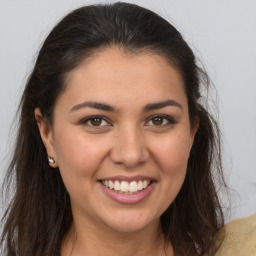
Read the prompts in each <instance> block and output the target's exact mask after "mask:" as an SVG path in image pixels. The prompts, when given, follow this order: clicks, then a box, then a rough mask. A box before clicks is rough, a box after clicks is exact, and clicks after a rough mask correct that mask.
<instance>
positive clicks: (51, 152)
mask: <svg viewBox="0 0 256 256" xmlns="http://www.w3.org/2000/svg"><path fill="white" fill-rule="evenodd" d="M34 114H35V119H36V121H37V126H38V129H39V132H40V135H41V139H42V141H43V143H44V146H45V149H46V152H47V155H48V160H49V159H50V160H51V161H49V165H50V166H51V167H53V168H57V167H58V164H57V156H56V152H55V147H54V139H53V132H52V128H51V126H50V125H49V124H47V122H45V120H44V119H43V115H42V113H41V111H40V109H39V108H36V109H35V111H34Z"/></svg>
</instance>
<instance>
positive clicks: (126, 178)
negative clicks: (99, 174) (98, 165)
mask: <svg viewBox="0 0 256 256" xmlns="http://www.w3.org/2000/svg"><path fill="white" fill-rule="evenodd" d="M100 180H101V181H102V180H111V181H115V180H117V181H127V182H131V181H140V180H141V181H144V180H149V181H154V180H156V179H155V178H153V177H149V176H143V175H137V176H131V177H129V176H124V175H118V176H111V177H105V178H102V179H100Z"/></svg>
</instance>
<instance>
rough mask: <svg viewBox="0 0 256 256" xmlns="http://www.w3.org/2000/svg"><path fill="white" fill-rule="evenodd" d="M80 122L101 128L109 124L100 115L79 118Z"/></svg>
mask: <svg viewBox="0 0 256 256" xmlns="http://www.w3.org/2000/svg"><path fill="white" fill-rule="evenodd" d="M80 124H82V125H85V126H88V127H92V128H93V127H95V128H96V127H99V128H103V127H106V126H111V124H110V123H109V122H108V121H107V120H106V119H105V118H104V117H101V116H90V117H88V118H86V119H84V120H81V122H80Z"/></svg>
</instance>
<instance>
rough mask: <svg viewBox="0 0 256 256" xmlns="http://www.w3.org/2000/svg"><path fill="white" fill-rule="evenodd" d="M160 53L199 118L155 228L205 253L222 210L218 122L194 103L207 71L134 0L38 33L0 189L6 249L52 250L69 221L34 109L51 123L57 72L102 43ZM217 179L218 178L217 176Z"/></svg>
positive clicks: (186, 250) (73, 16)
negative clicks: (180, 179)
mask: <svg viewBox="0 0 256 256" xmlns="http://www.w3.org/2000/svg"><path fill="white" fill-rule="evenodd" d="M113 46H115V47H119V48H120V49H122V50H124V51H126V52H129V53H135V52H140V51H145V52H153V53H156V54H159V55H161V56H163V57H165V58H166V59H167V60H168V61H169V62H170V63H172V65H174V66H175V67H176V68H177V69H178V70H179V71H180V73H181V75H182V78H183V81H184V86H185V91H186V95H187V100H188V106H189V116H190V121H191V124H192V125H193V124H194V118H195V117H196V116H198V117H199V119H200V125H199V129H198V132H197V133H196V136H195V141H194V144H193V147H192V150H191V154H190V158H189V161H188V167H187V175H186V178H185V181H184V184H183V186H182V188H181V190H180V192H179V194H178V196H177V197H176V199H175V201H174V202H173V203H172V204H171V205H170V206H169V208H168V209H167V210H166V211H165V212H164V214H163V215H162V216H161V223H162V228H163V232H164V234H165V236H166V239H167V241H171V243H172V245H173V247H174V251H175V253H176V255H190V256H191V255H204V254H205V253H207V255H212V254H213V253H214V248H215V238H216V235H217V232H218V230H219V228H220V226H222V224H223V213H222V209H221V206H220V202H219V199H218V195H217V191H216V182H217V181H224V180H223V173H222V166H221V157H220V141H219V137H220V136H219V130H218V125H217V123H216V121H215V120H214V118H212V117H211V115H210V114H209V112H208V111H207V110H206V108H205V107H203V105H202V104H200V99H201V96H200V90H201V86H202V82H205V84H206V86H207V84H209V83H208V80H207V75H206V73H205V72H203V71H202V70H201V69H200V68H199V67H198V65H197V63H196V59H195V56H194V54H193V52H192V50H191V49H190V47H189V46H188V45H187V43H186V42H185V41H184V40H183V38H182V36H181V34H180V33H179V32H178V31H177V30H176V29H175V28H174V27H173V26H172V25H171V24H170V23H169V22H167V21H166V20H164V19H163V18H161V17H160V16H159V15H157V14H156V13H154V12H152V11H150V10H147V9H145V8H142V7H139V6H137V5H134V4H127V3H120V2H118V3H115V4H107V5H91V6H85V7H82V8H79V9H77V10H75V11H73V12H71V13H70V14H68V15H67V16H66V17H64V18H63V19H62V20H61V21H60V22H59V24H57V25H56V26H55V27H54V28H53V29H52V31H51V32H50V34H49V35H48V37H47V38H46V40H45V42H44V44H43V46H42V47H41V50H40V52H39V54H38V58H37V60H36V63H35V66H34V69H33V71H32V73H31V75H30V77H29V79H28V81H27V84H26V87H25V90H24V93H23V96H22V99H21V104H20V111H21V113H20V122H19V131H18V136H17V141H16V147H15V152H14V155H13V158H12V161H11V163H10V166H9V169H8V172H7V176H6V180H5V187H6V189H7V188H8V186H10V184H12V183H13V181H14V196H13V198H12V200H11V203H10V204H9V207H8V209H7V211H6V213H5V216H4V222H5V225H4V229H3V233H2V238H1V244H2V248H3V250H4V251H3V254H2V255H6V256H29V255H31V256H32V255H33V256H53V255H54V256H57V255H59V254H60V246H61V242H62V240H63V237H64V236H65V234H66V233H67V231H68V230H69V228H70V226H71V224H72V213H71V206H70V199H69V195H68V193H67V190H66V188H65V186H64V184H63V182H62V179H61V176H60V173H59V170H58V169H57V170H55V171H53V170H52V168H51V167H50V166H49V165H48V162H47V154H46V150H45V147H44V145H43V143H42V140H41V137H40V134H39V131H38V127H37V123H36V120H35V117H34V109H35V108H36V107H39V108H40V110H41V112H42V115H43V118H44V119H45V120H47V121H48V122H49V124H51V122H52V121H53V119H54V116H53V109H54V105H55V102H56V99H57V97H58V95H59V94H60V93H61V92H63V91H64V90H65V75H66V74H67V72H70V71H71V70H73V69H74V68H75V67H77V66H78V65H79V64H80V63H81V62H82V61H83V60H85V59H87V58H88V57H90V56H91V55H92V54H94V53H96V52H97V51H99V50H100V49H105V48H108V47H113ZM223 184H225V183H224V182H223Z"/></svg>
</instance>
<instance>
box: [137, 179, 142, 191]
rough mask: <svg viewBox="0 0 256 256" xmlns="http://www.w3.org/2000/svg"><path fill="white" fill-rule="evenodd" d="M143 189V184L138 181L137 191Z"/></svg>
mask: <svg viewBox="0 0 256 256" xmlns="http://www.w3.org/2000/svg"><path fill="white" fill-rule="evenodd" d="M142 189H143V184H142V181H141V180H140V181H139V183H138V190H142Z"/></svg>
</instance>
